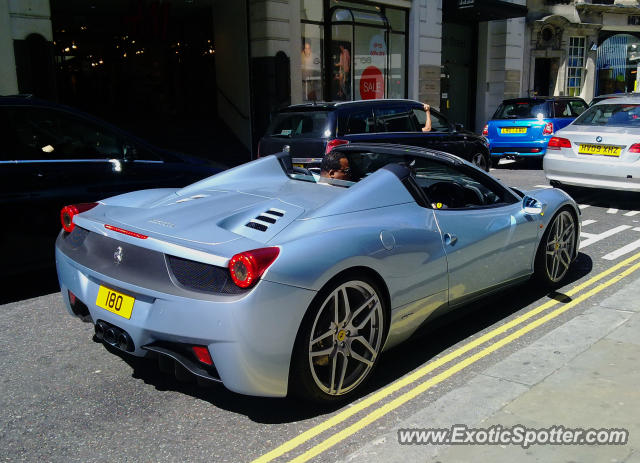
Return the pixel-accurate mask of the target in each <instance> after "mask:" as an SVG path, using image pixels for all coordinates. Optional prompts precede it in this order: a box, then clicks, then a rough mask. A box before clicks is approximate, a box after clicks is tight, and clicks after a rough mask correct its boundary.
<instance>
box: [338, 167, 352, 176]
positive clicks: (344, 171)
mask: <svg viewBox="0 0 640 463" xmlns="http://www.w3.org/2000/svg"><path fill="white" fill-rule="evenodd" d="M340 172H342V173H344V175H351V167H347V168H346V169H340Z"/></svg>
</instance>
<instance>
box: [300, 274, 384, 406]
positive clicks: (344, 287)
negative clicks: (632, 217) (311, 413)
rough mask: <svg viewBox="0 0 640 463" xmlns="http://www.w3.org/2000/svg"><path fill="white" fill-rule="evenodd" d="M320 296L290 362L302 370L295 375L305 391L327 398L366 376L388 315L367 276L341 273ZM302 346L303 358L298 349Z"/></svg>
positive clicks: (342, 392)
mask: <svg viewBox="0 0 640 463" xmlns="http://www.w3.org/2000/svg"><path fill="white" fill-rule="evenodd" d="M319 296H321V297H319V298H318V299H317V300H316V302H315V303H314V304H312V306H311V308H310V311H309V313H308V316H307V317H306V320H305V323H303V327H302V331H301V333H300V336H299V340H298V342H297V344H296V352H295V353H294V364H295V363H298V365H297V368H296V371H298V372H301V373H302V377H301V378H297V379H298V380H301V381H300V382H301V385H302V386H303V389H305V390H303V391H302V392H303V394H304V395H306V396H308V397H309V396H310V397H311V398H314V399H320V400H332V399H336V398H342V397H344V396H345V395H347V394H349V393H350V392H351V391H354V390H355V389H356V388H357V387H358V386H359V385H360V384H362V382H363V381H364V380H365V379H366V378H367V377H368V376H369V374H370V373H371V371H372V369H373V367H374V365H375V363H376V360H377V359H378V356H379V354H380V351H381V349H382V346H383V342H384V337H385V335H386V328H387V326H386V325H387V321H386V316H385V309H384V300H383V297H382V295H381V293H380V291H379V289H377V287H376V284H375V283H374V282H373V281H369V280H368V279H366V278H362V279H341V280H340V281H338V282H336V283H334V284H333V285H330V286H329V287H328V288H326V289H325V291H323V293H322V294H320V295H319ZM303 343H304V344H303ZM303 346H304V348H305V351H306V352H305V357H306V359H303V358H302V355H301V354H302V352H301V351H302V348H303ZM296 359H297V361H296ZM303 360H304V361H306V362H305V364H304V365H302V364H301V363H302V361H303ZM294 368H295V365H294ZM300 370H302V371H300Z"/></svg>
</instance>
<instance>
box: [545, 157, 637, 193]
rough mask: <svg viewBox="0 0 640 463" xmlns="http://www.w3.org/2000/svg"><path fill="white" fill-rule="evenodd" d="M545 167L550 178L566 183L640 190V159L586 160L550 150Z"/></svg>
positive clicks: (611, 188)
mask: <svg viewBox="0 0 640 463" xmlns="http://www.w3.org/2000/svg"><path fill="white" fill-rule="evenodd" d="M615 161H619V160H617V159H616V160H615ZM543 168H544V173H545V175H546V177H547V179H548V180H550V181H556V182H560V183H563V184H565V185H573V186H582V187H590V188H605V189H609V190H621V191H638V192H640V162H633V163H624V162H613V161H612V160H611V159H608V158H605V157H603V159H601V160H600V159H592V158H590V159H589V160H588V161H585V160H583V159H581V158H577V157H567V156H564V155H562V154H560V153H554V152H549V153H547V155H546V156H545V157H544V164H543ZM629 176H630V178H629Z"/></svg>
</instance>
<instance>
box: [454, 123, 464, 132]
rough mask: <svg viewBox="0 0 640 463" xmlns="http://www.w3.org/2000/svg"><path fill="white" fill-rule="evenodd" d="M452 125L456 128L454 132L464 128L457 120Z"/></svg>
mask: <svg viewBox="0 0 640 463" xmlns="http://www.w3.org/2000/svg"><path fill="white" fill-rule="evenodd" d="M454 127H455V128H456V132H460V131H461V130H462V129H464V124H461V123H459V122H456V123H455V124H454Z"/></svg>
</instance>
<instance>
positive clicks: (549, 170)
mask: <svg viewBox="0 0 640 463" xmlns="http://www.w3.org/2000/svg"><path fill="white" fill-rule="evenodd" d="M543 166H544V173H545V175H546V176H547V179H548V180H549V181H550V183H551V184H552V185H554V186H560V185H563V184H564V185H573V186H582V187H591V188H606V189H611V190H626V191H640V100H639V99H637V98H616V99H610V100H604V101H602V102H600V103H598V104H596V105H594V106H592V107H590V108H589V109H588V110H586V111H585V112H583V113H582V114H581V115H580V116H579V117H578V118H577V119H576V120H575V121H573V123H571V124H570V125H568V126H567V127H565V128H564V129H562V130H559V131H557V132H556V133H555V136H554V137H552V138H551V139H550V140H549V144H548V146H547V152H546V154H545V156H544V162H543Z"/></svg>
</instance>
